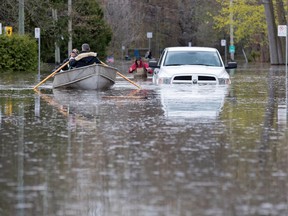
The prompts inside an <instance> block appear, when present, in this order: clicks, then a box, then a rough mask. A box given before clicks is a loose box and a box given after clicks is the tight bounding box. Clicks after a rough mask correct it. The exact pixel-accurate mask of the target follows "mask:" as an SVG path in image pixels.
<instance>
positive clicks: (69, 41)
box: [68, 0, 72, 56]
mask: <svg viewBox="0 0 288 216" xmlns="http://www.w3.org/2000/svg"><path fill="white" fill-rule="evenodd" d="M68 35H69V40H68V56H69V54H70V53H71V52H72V0H68Z"/></svg>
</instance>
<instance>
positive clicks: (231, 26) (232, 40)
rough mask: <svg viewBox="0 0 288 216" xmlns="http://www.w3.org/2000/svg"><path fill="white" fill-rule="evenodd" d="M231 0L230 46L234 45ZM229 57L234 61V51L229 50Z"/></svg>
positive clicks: (231, 0) (231, 2)
mask: <svg viewBox="0 0 288 216" xmlns="http://www.w3.org/2000/svg"><path fill="white" fill-rule="evenodd" d="M232 9H233V0H230V47H234V33H233V30H234V29H233V22H234V21H233V12H232ZM230 58H231V60H232V61H234V52H231V50H230Z"/></svg>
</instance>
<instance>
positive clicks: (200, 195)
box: [0, 65, 288, 216]
mask: <svg viewBox="0 0 288 216" xmlns="http://www.w3.org/2000/svg"><path fill="white" fill-rule="evenodd" d="M44 77H45V76H44ZM44 77H43V78H44ZM130 78H131V77H130ZM231 78H232V84H231V85H230V86H190V85H174V86H156V85H153V84H152V83H151V79H148V80H147V81H137V83H138V84H139V85H140V86H141V87H142V89H141V90H138V89H137V88H136V87H135V86H134V85H132V84H131V83H129V82H127V81H126V80H124V79H122V78H121V77H118V78H117V82H116V84H115V85H114V86H113V88H112V89H110V90H107V91H101V92H97V91H79V90H72V91H71V90H70V91H67V90H66V91H65V90H53V89H52V88H51V84H52V83H51V80H48V81H47V82H46V83H45V84H44V85H42V86H41V87H40V89H39V91H38V92H35V91H33V89H32V87H33V86H34V85H36V84H37V83H38V82H37V75H35V76H34V75H24V76H18V75H17V77H16V76H14V77H13V76H5V77H4V76H2V77H1V80H0V92H1V95H0V215H1V216H12V215H13V216H34V215H35V216H40V215H43V216H79V215H81V216H84V215H85V216H86V215H87V216H92V215H95V216H96V215H97V216H130V215H131V216H194V215H197V216H202V215H203V216H228V215H229V216H230V215H231V216H232V215H233V216H234V215H237V216H238V215H239V216H243V215H244V216H245V215H249V216H250V215H254V216H258V215H259V216H260V215H261V216H263V215H275V216H282V215H288V166H287V164H288V117H287V79H286V73H285V67H284V66H280V67H276V66H270V65H245V66H244V65H242V66H241V65H240V66H239V68H238V69H236V70H235V71H232V72H231Z"/></svg>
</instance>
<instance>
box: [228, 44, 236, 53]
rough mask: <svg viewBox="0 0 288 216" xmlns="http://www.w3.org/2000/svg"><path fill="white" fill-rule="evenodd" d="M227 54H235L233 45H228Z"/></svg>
mask: <svg viewBox="0 0 288 216" xmlns="http://www.w3.org/2000/svg"><path fill="white" fill-rule="evenodd" d="M229 52H230V53H235V46H234V45H230V46H229Z"/></svg>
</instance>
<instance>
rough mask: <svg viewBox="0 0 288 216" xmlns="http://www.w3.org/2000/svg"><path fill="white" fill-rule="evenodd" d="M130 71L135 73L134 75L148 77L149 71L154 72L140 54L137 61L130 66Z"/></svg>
mask: <svg viewBox="0 0 288 216" xmlns="http://www.w3.org/2000/svg"><path fill="white" fill-rule="evenodd" d="M128 72H129V73H133V72H135V73H134V77H135V76H136V77H143V78H145V77H147V73H149V74H152V73H153V70H152V69H151V68H150V67H149V65H148V64H147V63H146V62H143V61H142V59H141V57H140V56H137V57H136V60H135V62H134V63H133V64H132V65H131V66H130V67H129V71H128Z"/></svg>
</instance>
